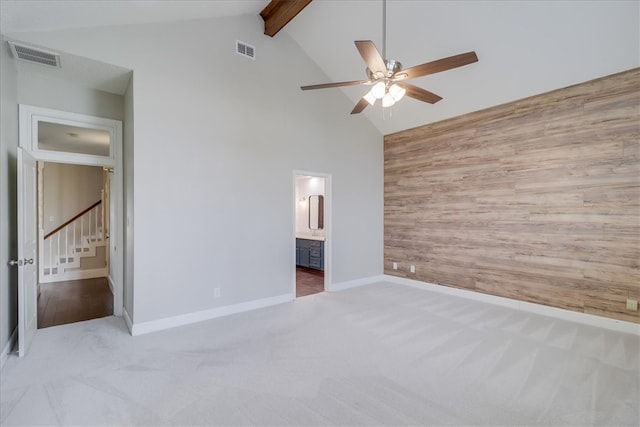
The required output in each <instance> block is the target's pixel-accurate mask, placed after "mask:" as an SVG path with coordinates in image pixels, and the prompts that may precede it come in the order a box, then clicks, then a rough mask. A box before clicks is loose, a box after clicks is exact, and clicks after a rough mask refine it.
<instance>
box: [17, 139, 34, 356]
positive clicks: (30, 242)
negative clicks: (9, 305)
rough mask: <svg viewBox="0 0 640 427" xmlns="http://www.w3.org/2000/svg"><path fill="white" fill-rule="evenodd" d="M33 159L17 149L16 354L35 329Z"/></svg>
mask: <svg viewBox="0 0 640 427" xmlns="http://www.w3.org/2000/svg"><path fill="white" fill-rule="evenodd" d="M36 179H37V167H36V160H35V159H34V158H33V157H32V156H31V155H30V154H29V153H27V152H26V151H24V150H23V149H22V148H18V180H17V181H18V212H17V214H18V215H17V216H18V260H17V265H18V355H19V356H20V357H23V356H24V355H25V354H26V352H27V349H28V348H29V344H30V343H31V340H32V339H33V336H34V335H35V333H36V330H37V329H38V268H37V265H38V260H37V243H36V242H37V236H38V234H37V230H36V227H37V221H36V219H37V217H36V214H37V212H36V206H37V205H36Z"/></svg>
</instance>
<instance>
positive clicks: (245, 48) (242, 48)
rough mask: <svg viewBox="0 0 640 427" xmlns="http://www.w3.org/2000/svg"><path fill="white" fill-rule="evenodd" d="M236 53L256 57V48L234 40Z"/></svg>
mask: <svg viewBox="0 0 640 427" xmlns="http://www.w3.org/2000/svg"><path fill="white" fill-rule="evenodd" d="M236 53H237V54H238V55H242V56H246V57H247V58H251V59H256V48H255V47H253V46H251V45H250V44H246V43H245V42H241V41H240V40H236Z"/></svg>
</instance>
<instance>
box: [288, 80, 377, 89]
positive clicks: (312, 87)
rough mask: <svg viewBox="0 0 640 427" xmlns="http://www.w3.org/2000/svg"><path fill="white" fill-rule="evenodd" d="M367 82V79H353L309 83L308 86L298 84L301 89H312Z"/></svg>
mask: <svg viewBox="0 0 640 427" xmlns="http://www.w3.org/2000/svg"><path fill="white" fill-rule="evenodd" d="M367 83H369V80H354V81H350V82H338V83H322V84H319V85H309V86H300V89H302V90H312V89H326V88H330V87H340V86H357V85H364V84H367Z"/></svg>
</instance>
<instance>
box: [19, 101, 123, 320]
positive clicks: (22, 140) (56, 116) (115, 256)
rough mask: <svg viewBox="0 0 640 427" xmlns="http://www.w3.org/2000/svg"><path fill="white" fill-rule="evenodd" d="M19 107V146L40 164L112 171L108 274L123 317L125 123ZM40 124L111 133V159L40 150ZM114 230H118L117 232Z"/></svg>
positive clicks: (115, 307) (117, 310) (115, 303)
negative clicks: (109, 264) (123, 129)
mask: <svg viewBox="0 0 640 427" xmlns="http://www.w3.org/2000/svg"><path fill="white" fill-rule="evenodd" d="M18 107H19V120H20V130H19V146H20V147H22V148H24V149H25V151H27V152H29V153H30V154H31V155H32V156H33V157H34V158H35V159H36V160H37V161H46V162H55V163H68V164H78V165H88V166H102V167H110V168H113V171H114V177H113V178H114V184H115V185H113V186H112V187H111V199H110V202H111V204H112V206H113V208H112V209H113V211H114V212H115V214H116V215H115V216H116V217H115V218H110V221H113V220H115V221H114V222H113V224H114V225H115V230H113V229H112V230H110V235H109V240H110V242H109V248H110V250H109V251H110V252H111V253H110V254H109V260H110V263H111V266H112V269H110V271H112V272H113V277H112V276H111V275H109V285H110V286H111V288H112V292H113V314H114V315H115V316H122V314H123V294H124V291H123V288H124V250H123V249H124V247H125V246H124V181H123V173H124V170H123V146H122V122H121V121H119V120H113V119H106V118H102V117H96V116H90V115H86V114H79V113H71V112H67V111H60V110H53V109H49V108H41V107H35V106H31V105H24V104H19V106H18ZM40 121H44V122H49V123H59V124H65V125H72V126H78V127H84V128H89V129H100V130H104V131H107V132H109V134H110V139H111V149H110V152H109V156H97V155H90V154H79V153H66V152H60V151H48V150H41V149H39V147H38V122H40ZM36 185H37V183H36ZM36 226H37V224H36ZM113 231H115V233H114V232H113ZM112 239H113V240H112Z"/></svg>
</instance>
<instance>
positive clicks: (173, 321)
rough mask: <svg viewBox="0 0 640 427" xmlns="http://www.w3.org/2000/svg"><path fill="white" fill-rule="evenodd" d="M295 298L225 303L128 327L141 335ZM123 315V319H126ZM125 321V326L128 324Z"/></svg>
mask: <svg viewBox="0 0 640 427" xmlns="http://www.w3.org/2000/svg"><path fill="white" fill-rule="evenodd" d="M294 299H295V294H283V295H278V296H275V297H270V298H263V299H259V300H253V301H247V302H243V303H239V304H233V305H227V306H224V307H217V308H212V309H209V310H202V311H196V312H194V313H187V314H181V315H179V316H173V317H165V318H164V319H158V320H151V321H149V322H142V323H134V324H132V326H131V327H130V328H129V329H130V330H131V335H133V336H136V335H142V334H148V333H150V332H157V331H162V330H165V329H170V328H175V327H177V326H184V325H189V324H192V323H198V322H202V321H205V320H210V319H215V318H217V317H223V316H229V315H230V314H236V313H242V312H245V311H250V310H255V309H258V308H264V307H269V306H272V305H277V304H282V303H285V302H290V301H293V300H294ZM125 313H126V311H125ZM127 318H128V315H127V317H125V321H127ZM129 322H130V320H129V321H127V326H129Z"/></svg>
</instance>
